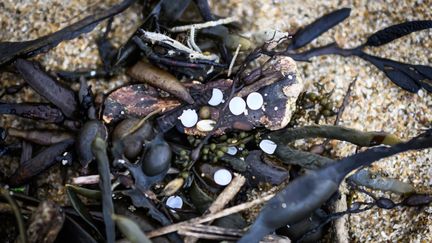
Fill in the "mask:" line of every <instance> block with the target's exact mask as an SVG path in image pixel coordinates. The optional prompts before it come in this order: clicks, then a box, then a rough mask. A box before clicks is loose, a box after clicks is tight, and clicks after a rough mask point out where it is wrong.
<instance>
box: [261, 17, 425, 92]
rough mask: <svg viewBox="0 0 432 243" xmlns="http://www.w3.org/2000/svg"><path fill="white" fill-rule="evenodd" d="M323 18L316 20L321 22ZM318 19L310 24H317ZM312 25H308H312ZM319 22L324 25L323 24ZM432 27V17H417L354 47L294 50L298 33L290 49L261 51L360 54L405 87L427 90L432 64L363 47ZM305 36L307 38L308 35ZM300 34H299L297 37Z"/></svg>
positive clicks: (305, 57)
mask: <svg viewBox="0 0 432 243" xmlns="http://www.w3.org/2000/svg"><path fill="white" fill-rule="evenodd" d="M319 20H320V19H318V20H317V21H316V22H317V23H318V22H319ZM314 24H315V22H314V23H313V24H311V25H314ZM311 25H309V26H308V27H306V28H305V29H307V28H312V27H310V26H311ZM320 26H324V25H323V24H320ZM431 27H432V20H417V21H409V22H405V23H401V24H397V25H393V26H389V27H387V28H385V29H382V30H380V31H377V32H375V33H374V34H372V35H371V36H370V37H369V38H368V40H367V41H366V43H365V44H362V45H360V46H358V47H355V48H352V49H344V48H341V47H339V46H338V45H337V44H336V43H331V44H328V45H326V46H322V47H317V48H312V49H310V50H307V51H304V52H300V53H295V52H293V50H292V49H295V48H294V47H295V46H296V45H298V44H295V42H294V41H295V39H296V37H295V36H294V40H293V43H291V45H289V46H288V48H287V50H285V51H281V52H277V51H268V50H263V51H262V53H263V54H266V55H270V56H274V55H284V56H289V57H291V58H293V59H294V60H296V61H305V62H307V61H309V60H310V58H312V57H317V56H322V55H332V54H334V55H340V56H344V57H348V56H358V57H360V58H362V59H364V60H366V61H368V62H371V63H372V64H373V65H375V66H376V67H377V68H378V69H380V70H381V71H383V72H384V73H385V74H386V75H387V77H388V78H389V79H390V80H391V81H392V82H393V83H395V84H396V85H398V86H399V87H401V88H403V89H404V90H406V91H409V92H412V93H416V92H417V91H418V90H419V89H420V88H424V89H426V90H427V91H428V92H432V68H431V67H429V66H425V65H410V64H406V63H401V62H396V61H393V60H390V59H384V58H380V57H376V56H372V55H369V54H366V53H364V52H363V51H362V50H363V49H364V47H366V46H380V45H383V44H386V43H389V42H391V41H393V40H395V39H397V38H400V37H402V36H405V35H407V34H410V33H412V32H415V31H420V30H424V29H428V28H431ZM299 35H306V37H309V38H311V37H310V36H314V35H313V34H303V33H302V31H299ZM306 37H305V38H306ZM297 38H299V37H297Z"/></svg>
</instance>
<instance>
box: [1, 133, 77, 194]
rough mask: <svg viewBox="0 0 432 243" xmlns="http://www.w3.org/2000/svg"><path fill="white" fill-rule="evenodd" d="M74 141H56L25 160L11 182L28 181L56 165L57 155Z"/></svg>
mask: <svg viewBox="0 0 432 243" xmlns="http://www.w3.org/2000/svg"><path fill="white" fill-rule="evenodd" d="M73 143H74V140H73V139H68V140H66V141H63V142H60V143H56V144H54V145H51V146H50V147H48V148H46V149H44V150H43V151H42V152H40V153H38V154H37V155H36V156H35V157H33V158H32V159H29V160H27V161H25V162H24V163H23V164H21V165H20V167H19V168H18V169H17V170H16V171H15V173H14V174H13V175H12V176H11V178H9V184H10V185H12V186H19V185H22V184H24V183H26V182H28V181H29V180H30V179H32V178H33V177H34V176H36V175H38V174H39V173H41V172H43V171H44V170H46V169H48V168H49V167H51V166H52V165H54V163H55V162H56V158H57V156H59V155H61V154H63V153H64V152H65V151H66V149H67V148H69V147H70V146H71V145H72V144H73Z"/></svg>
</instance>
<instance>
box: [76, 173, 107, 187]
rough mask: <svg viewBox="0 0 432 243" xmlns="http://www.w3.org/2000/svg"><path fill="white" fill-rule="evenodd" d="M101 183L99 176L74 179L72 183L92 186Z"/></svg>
mask: <svg viewBox="0 0 432 243" xmlns="http://www.w3.org/2000/svg"><path fill="white" fill-rule="evenodd" d="M110 177H111V180H113V179H114V176H113V175H110ZM97 183H99V175H89V176H79V177H75V178H72V183H71V184H74V185H92V184H97Z"/></svg>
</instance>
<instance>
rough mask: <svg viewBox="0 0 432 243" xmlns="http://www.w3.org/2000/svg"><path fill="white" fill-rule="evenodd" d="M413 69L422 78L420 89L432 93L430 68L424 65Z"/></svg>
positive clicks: (415, 66) (431, 72) (431, 69)
mask: <svg viewBox="0 0 432 243" xmlns="http://www.w3.org/2000/svg"><path fill="white" fill-rule="evenodd" d="M414 69H415V70H416V71H417V72H419V73H420V74H421V75H422V76H423V77H424V78H423V79H421V80H420V84H421V85H422V87H423V88H424V89H425V90H427V91H428V92H431V93H432V67H429V66H425V65H414Z"/></svg>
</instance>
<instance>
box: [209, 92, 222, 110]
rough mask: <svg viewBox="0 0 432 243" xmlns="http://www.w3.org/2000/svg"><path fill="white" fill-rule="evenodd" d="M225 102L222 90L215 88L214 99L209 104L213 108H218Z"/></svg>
mask: <svg viewBox="0 0 432 243" xmlns="http://www.w3.org/2000/svg"><path fill="white" fill-rule="evenodd" d="M222 101H223V93H222V90H220V89H216V88H214V89H213V91H212V97H211V98H210V100H209V101H208V104H209V105H211V106H217V105H219V104H220V103H222Z"/></svg>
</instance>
